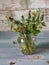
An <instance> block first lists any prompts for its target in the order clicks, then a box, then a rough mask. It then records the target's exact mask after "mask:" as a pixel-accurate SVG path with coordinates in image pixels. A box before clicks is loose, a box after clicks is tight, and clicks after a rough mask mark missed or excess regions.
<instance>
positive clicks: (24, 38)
mask: <svg viewBox="0 0 49 65" xmlns="http://www.w3.org/2000/svg"><path fill="white" fill-rule="evenodd" d="M35 43H36V36H33V35H31V34H20V35H19V37H18V45H19V48H20V50H21V51H22V53H23V54H25V55H31V54H33V53H34V52H35V48H36V45H35Z"/></svg>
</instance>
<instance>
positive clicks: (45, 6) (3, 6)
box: [0, 0, 49, 31]
mask: <svg viewBox="0 0 49 65" xmlns="http://www.w3.org/2000/svg"><path fill="white" fill-rule="evenodd" d="M36 8H42V10H44V11H45V22H46V25H47V27H46V28H44V29H43V30H44V31H48V30H49V0H0V31H10V28H9V26H8V24H7V22H6V20H5V16H6V15H10V16H12V17H14V18H15V19H16V20H17V19H20V17H21V15H22V14H23V15H24V16H26V14H27V13H28V10H34V9H36Z"/></svg>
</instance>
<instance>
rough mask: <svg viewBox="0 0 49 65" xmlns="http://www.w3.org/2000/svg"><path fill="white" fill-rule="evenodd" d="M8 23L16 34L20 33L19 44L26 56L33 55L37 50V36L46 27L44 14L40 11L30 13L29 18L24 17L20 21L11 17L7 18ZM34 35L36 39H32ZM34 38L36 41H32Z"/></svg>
mask: <svg viewBox="0 0 49 65" xmlns="http://www.w3.org/2000/svg"><path fill="white" fill-rule="evenodd" d="M6 18H7V21H8V23H9V25H10V27H11V30H12V31H14V32H19V33H20V36H19V37H18V43H19V45H20V48H21V50H22V52H23V53H24V54H32V53H33V51H34V49H35V44H34V43H35V38H34V37H35V36H37V35H38V34H39V33H40V32H41V30H42V28H43V27H44V26H45V22H44V12H43V11H41V10H40V9H37V10H36V11H33V12H31V11H29V12H28V16H27V18H25V17H24V16H23V15H22V16H21V20H20V21H16V20H15V19H13V18H11V17H8V16H7V17H6ZM30 34H32V35H33V36H34V37H31V35H30ZM32 38H34V40H33V39H32Z"/></svg>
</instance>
